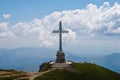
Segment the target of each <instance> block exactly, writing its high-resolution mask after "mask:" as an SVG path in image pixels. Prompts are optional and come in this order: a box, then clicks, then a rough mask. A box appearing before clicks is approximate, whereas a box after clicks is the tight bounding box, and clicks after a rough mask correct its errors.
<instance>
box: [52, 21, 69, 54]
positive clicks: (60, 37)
mask: <svg viewBox="0 0 120 80" xmlns="http://www.w3.org/2000/svg"><path fill="white" fill-rule="evenodd" d="M53 33H59V52H63V50H62V33H68V30H63V29H62V22H61V21H60V22H59V30H53Z"/></svg>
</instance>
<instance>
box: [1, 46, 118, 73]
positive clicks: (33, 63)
mask: <svg viewBox="0 0 120 80" xmlns="http://www.w3.org/2000/svg"><path fill="white" fill-rule="evenodd" d="M68 53H69V52H68ZM55 55H56V50H52V49H48V48H25V47H24V48H17V49H2V48H1V49H0V69H16V70H23V71H38V70H39V66H40V64H42V63H43V62H47V61H50V60H52V61H54V60H55V57H56V56H55ZM66 59H67V60H72V61H76V62H91V63H95V64H99V65H101V66H103V67H107V68H109V69H111V70H113V71H116V72H118V73H120V53H113V54H111V55H106V56H101V57H91V58H89V57H81V56H78V55H75V54H74V53H71V54H67V55H66Z"/></svg>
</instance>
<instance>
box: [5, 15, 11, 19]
mask: <svg viewBox="0 0 120 80" xmlns="http://www.w3.org/2000/svg"><path fill="white" fill-rule="evenodd" d="M3 17H4V19H8V18H10V17H11V14H3Z"/></svg>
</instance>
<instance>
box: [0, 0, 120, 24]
mask: <svg viewBox="0 0 120 80" xmlns="http://www.w3.org/2000/svg"><path fill="white" fill-rule="evenodd" d="M104 2H109V3H110V5H113V4H114V3H115V2H118V3H119V2H120V1H119V0H19V1H18V0H0V17H1V19H0V21H6V20H4V19H3V18H2V15H3V14H5V13H9V14H11V15H12V18H11V19H9V20H7V21H8V22H10V24H11V25H13V24H15V23H17V22H23V21H25V22H28V21H30V20H32V19H34V18H43V17H44V16H46V15H49V14H50V13H52V12H54V11H63V10H74V9H82V8H85V7H86V5H87V4H89V3H93V4H95V5H98V6H100V5H102V4H103V3H104Z"/></svg>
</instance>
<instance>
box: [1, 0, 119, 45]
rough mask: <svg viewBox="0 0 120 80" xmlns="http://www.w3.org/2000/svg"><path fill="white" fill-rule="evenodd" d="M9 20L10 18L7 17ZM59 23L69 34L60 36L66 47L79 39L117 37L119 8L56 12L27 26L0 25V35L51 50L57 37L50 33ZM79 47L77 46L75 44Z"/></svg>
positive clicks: (90, 8)
mask: <svg viewBox="0 0 120 80" xmlns="http://www.w3.org/2000/svg"><path fill="white" fill-rule="evenodd" d="M9 17H10V15H9ZM59 21H62V22H63V29H67V30H69V34H64V35H63V39H64V41H65V42H66V43H72V44H74V43H75V42H76V40H79V39H80V38H96V37H102V36H103V37H104V38H105V37H107V36H117V37H118V38H119V36H120V4H117V3H115V4H114V5H113V6H110V4H109V3H108V2H105V3H103V5H102V6H97V5H94V4H88V5H87V6H86V8H85V9H76V10H68V11H61V12H59V11H57V12H53V13H51V14H50V15H47V16H45V17H44V18H43V19H34V20H32V21H31V22H29V23H21V22H20V23H17V24H16V25H14V26H13V27H12V28H8V25H7V24H3V23H2V24H0V27H1V28H0V29H1V30H2V32H0V35H2V36H8V37H9V38H10V37H11V38H13V36H14V38H13V41H14V40H15V41H16V42H17V41H19V45H22V44H23V45H25V46H28V45H35V46H44V47H51V46H54V45H56V44H57V41H58V35H56V34H53V33H52V30H54V29H58V22H59ZM78 45H79V44H78Z"/></svg>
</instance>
